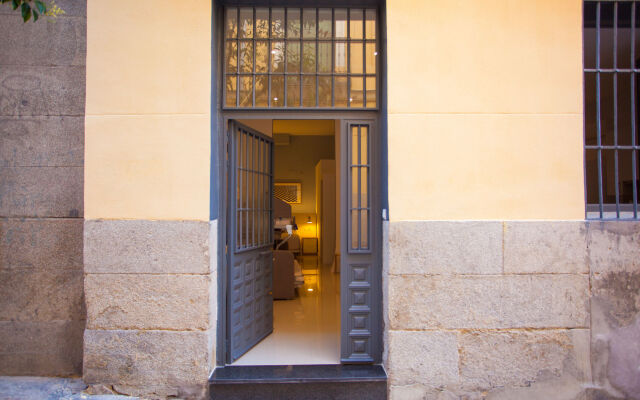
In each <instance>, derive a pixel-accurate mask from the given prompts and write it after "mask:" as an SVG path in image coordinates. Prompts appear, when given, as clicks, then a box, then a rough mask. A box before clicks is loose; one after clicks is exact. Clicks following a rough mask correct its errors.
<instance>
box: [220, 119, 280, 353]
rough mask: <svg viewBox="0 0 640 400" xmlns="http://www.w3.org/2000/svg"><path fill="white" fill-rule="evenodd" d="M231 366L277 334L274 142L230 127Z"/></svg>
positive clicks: (234, 125) (239, 126) (246, 129)
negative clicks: (274, 242) (274, 262)
mask: <svg viewBox="0 0 640 400" xmlns="http://www.w3.org/2000/svg"><path fill="white" fill-rule="evenodd" d="M229 136H230V137H229V139H230V140H229V143H230V149H229V150H230V151H229V172H230V175H229V211H230V212H229V221H228V228H229V232H228V238H229V244H228V257H229V258H228V264H227V265H228V266H229V273H228V279H229V281H228V286H227V287H228V290H227V293H228V298H227V305H228V306H227V312H228V315H227V330H228V331H227V338H228V339H229V343H228V346H227V349H228V360H227V362H230V363H231V362H233V361H235V360H237V359H238V358H239V357H240V356H242V355H243V354H244V353H246V352H247V351H248V350H249V349H250V348H251V347H253V346H255V345H256V344H257V343H258V342H260V341H261V340H262V339H263V338H265V337H266V336H267V335H269V334H270V333H271V332H272V331H273V296H272V284H273V281H272V279H273V278H272V276H273V255H272V251H271V249H272V243H273V238H272V234H273V229H272V225H273V222H272V221H273V219H272V196H273V161H272V160H273V140H272V139H271V138H270V137H267V136H265V135H263V134H262V133H260V132H257V131H255V130H253V129H251V128H249V127H246V126H244V125H242V124H240V123H238V122H237V121H231V122H230V124H229Z"/></svg>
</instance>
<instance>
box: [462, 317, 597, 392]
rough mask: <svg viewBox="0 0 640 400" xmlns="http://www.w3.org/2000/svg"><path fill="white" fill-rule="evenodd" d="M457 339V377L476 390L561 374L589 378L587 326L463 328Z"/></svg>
mask: <svg viewBox="0 0 640 400" xmlns="http://www.w3.org/2000/svg"><path fill="white" fill-rule="evenodd" d="M458 340H459V348H460V351H459V355H460V375H461V380H462V381H463V382H464V386H465V387H467V388H468V389H471V390H473V391H476V392H482V391H489V390H493V389H496V388H500V387H527V386H531V385H534V384H536V383H537V382H540V381H550V380H556V379H561V378H562V377H563V376H565V375H570V376H571V377H573V378H575V379H576V380H578V381H579V382H583V383H588V382H590V380H591V365H590V362H589V357H588V354H589V330H588V329H573V330H555V329H554V330H537V331H499V332H497V331H488V332H480V331H464V332H461V333H460V336H459V339H458Z"/></svg>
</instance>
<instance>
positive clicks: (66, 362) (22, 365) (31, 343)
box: [0, 321, 85, 376]
mask: <svg viewBox="0 0 640 400" xmlns="http://www.w3.org/2000/svg"><path fill="white" fill-rule="evenodd" d="M84 325H85V322H84V321H50V322H30V321H25V322H22V321H0V376H1V375H11V376H21V375H36V376H38V375H40V376H78V375H81V374H82V336H83V333H84Z"/></svg>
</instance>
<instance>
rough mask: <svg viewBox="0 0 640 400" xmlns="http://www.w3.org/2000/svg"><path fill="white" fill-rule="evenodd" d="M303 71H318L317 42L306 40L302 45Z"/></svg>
mask: <svg viewBox="0 0 640 400" xmlns="http://www.w3.org/2000/svg"><path fill="white" fill-rule="evenodd" d="M302 72H304V73H311V74H312V73H315V72H316V43H315V42H304V44H303V46H302Z"/></svg>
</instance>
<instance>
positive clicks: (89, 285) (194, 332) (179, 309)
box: [84, 220, 217, 399]
mask: <svg viewBox="0 0 640 400" xmlns="http://www.w3.org/2000/svg"><path fill="white" fill-rule="evenodd" d="M216 226H217V225H216V223H215V221H213V222H207V221H146V220H87V221H85V229H84V259H85V272H86V275H85V281H84V285H85V293H86V303H87V330H86V331H85V335H84V344H85V349H84V380H85V382H86V383H87V384H90V385H105V386H108V387H111V388H112V389H113V390H114V391H115V392H117V393H123V394H128V395H135V396H138V395H141V396H149V397H154V398H155V397H162V398H164V397H170V396H176V397H179V398H188V399H200V398H204V396H205V395H206V391H207V378H208V376H209V374H210V372H211V370H212V368H213V365H214V364H215V358H214V355H215V354H214V350H213V349H214V346H215V328H216V325H215V320H216V315H217V306H216V293H217V290H215V287H216V285H217V278H216V273H215V260H216V248H217V242H216V234H215V232H216V229H217V228H216ZM211 260H213V264H212V263H211Z"/></svg>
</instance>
